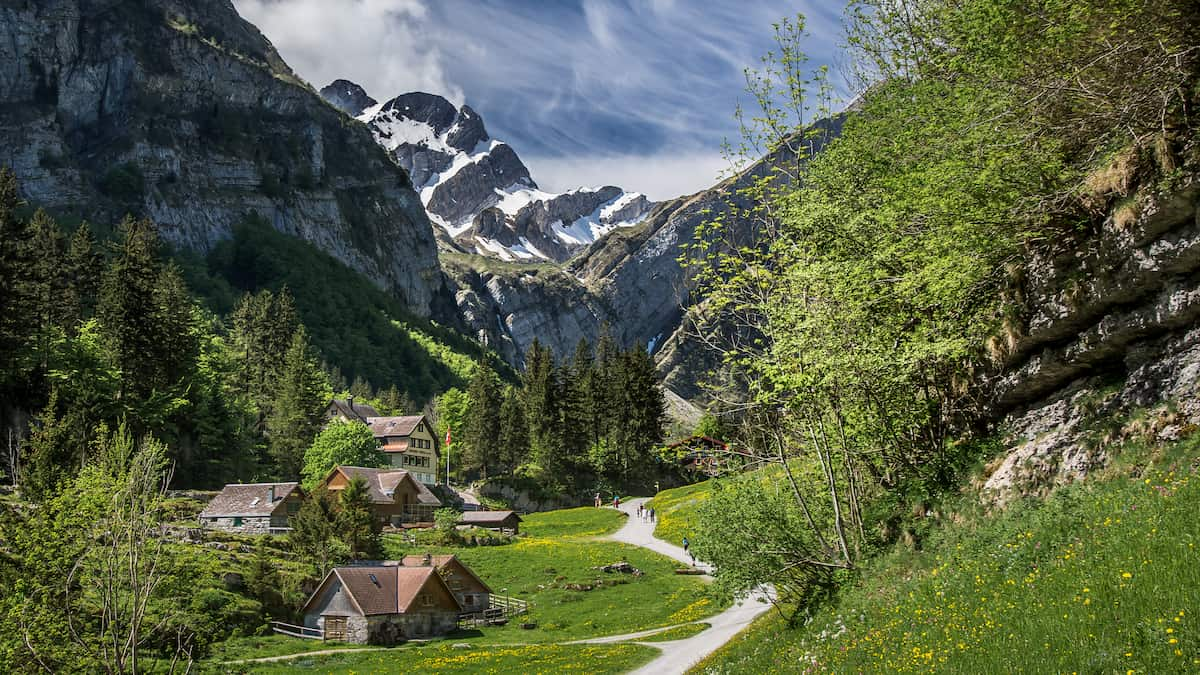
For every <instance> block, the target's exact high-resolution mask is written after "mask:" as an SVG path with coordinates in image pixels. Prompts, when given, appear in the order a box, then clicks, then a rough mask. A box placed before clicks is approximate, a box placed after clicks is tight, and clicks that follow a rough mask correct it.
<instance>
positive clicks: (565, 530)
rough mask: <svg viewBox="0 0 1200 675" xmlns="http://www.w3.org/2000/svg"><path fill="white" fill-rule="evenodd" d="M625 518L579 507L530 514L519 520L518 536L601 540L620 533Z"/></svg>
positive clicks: (622, 515) (601, 509)
mask: <svg viewBox="0 0 1200 675" xmlns="http://www.w3.org/2000/svg"><path fill="white" fill-rule="evenodd" d="M626 520H628V516H626V515H625V514H623V513H621V512H620V511H617V510H616V509H609V508H600V509H597V508H594V507H591V506H582V507H580V508H577V509H560V510H558V511H545V512H542V513H531V514H529V515H527V516H523V517H522V523H521V532H522V533H524V534H526V535H528V536H530V537H541V538H552V537H601V536H604V535H606V534H612V533H613V532H616V531H617V530H619V529H621V526H622V525H624V524H625V521H626Z"/></svg>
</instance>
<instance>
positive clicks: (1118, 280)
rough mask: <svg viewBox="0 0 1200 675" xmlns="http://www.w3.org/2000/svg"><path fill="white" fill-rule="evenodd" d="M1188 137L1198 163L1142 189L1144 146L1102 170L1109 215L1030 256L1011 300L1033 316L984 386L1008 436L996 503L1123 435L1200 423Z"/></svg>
mask: <svg viewBox="0 0 1200 675" xmlns="http://www.w3.org/2000/svg"><path fill="white" fill-rule="evenodd" d="M1190 143H1191V144H1192V148H1193V149H1192V150H1190V152H1191V153H1193V157H1192V158H1191V161H1189V162H1187V163H1186V164H1185V166H1190V167H1191V168H1190V169H1183V170H1176V171H1172V172H1171V178H1170V179H1169V180H1167V181H1158V182H1156V183H1153V184H1143V185H1141V186H1140V189H1139V178H1138V174H1139V173H1141V174H1143V175H1147V174H1149V175H1159V174H1158V173H1157V172H1153V171H1148V170H1146V166H1145V165H1146V164H1147V163H1149V162H1151V161H1153V160H1152V159H1151V158H1150V157H1151V155H1152V153H1150V152H1149V151H1144V150H1143V151H1140V152H1139V151H1131V152H1127V153H1124V154H1123V155H1122V156H1121V157H1119V158H1118V159H1117V160H1116V161H1115V162H1114V165H1113V166H1111V167H1108V168H1106V169H1104V170H1102V171H1099V172H1097V174H1096V175H1095V176H1093V180H1092V182H1093V183H1097V182H1106V183H1107V185H1101V186H1100V188H1099V190H1098V193H1097V195H1096V196H1097V197H1098V198H1105V199H1109V200H1111V201H1112V202H1113V205H1112V208H1111V209H1110V215H1109V216H1108V218H1107V219H1106V220H1104V221H1103V224H1102V225H1101V226H1100V227H1099V228H1098V230H1097V231H1095V232H1087V233H1079V234H1077V235H1076V236H1074V237H1068V238H1064V239H1063V241H1061V242H1059V244H1058V245H1057V246H1054V247H1053V248H1052V249H1051V250H1048V251H1044V252H1041V253H1038V254H1036V255H1034V256H1033V257H1032V258H1031V259H1030V260H1029V261H1028V263H1027V265H1026V266H1025V271H1024V275H1023V278H1022V279H1020V284H1019V290H1020V293H1019V294H1018V295H1017V296H1016V297H1014V305H1013V308H1012V309H1013V310H1014V311H1019V312H1020V316H1021V318H1022V321H1021V322H1020V323H1019V325H1018V326H1016V327H1015V328H1014V330H1013V331H1012V332H1011V333H1010V334H1009V335H1007V336H1005V337H1006V340H1004V341H1003V344H1001V345H999V349H1001V351H1002V355H1003V364H1004V367H1003V369H1002V372H1001V373H1000V374H999V375H998V376H997V377H996V378H994V379H993V380H992V381H990V382H988V383H987V386H986V390H987V391H988V392H989V393H990V395H991V402H990V403H991V405H990V410H991V414H992V417H993V419H995V420H998V421H999V422H1000V424H1001V426H1000V428H1001V429H1002V430H1003V432H1004V434H1005V439H1006V442H1007V445H1008V446H1009V448H1010V451H1009V452H1008V453H1006V454H1005V455H1004V456H1002V457H1001V458H1000V459H999V460H997V462H996V463H995V464H994V465H993V466H991V467H989V469H990V471H989V477H988V479H987V481H986V486H985V487H986V489H987V490H988V492H989V493H990V494H991V495H992V496H993V498H994V499H995V500H996V501H998V502H1004V501H1007V500H1009V499H1011V498H1013V497H1014V496H1015V495H1019V494H1022V493H1026V492H1028V491H1030V490H1034V491H1036V490H1042V489H1046V488H1048V487H1051V486H1053V485H1055V484H1060V483H1064V482H1070V481H1072V480H1076V479H1079V478H1081V477H1083V476H1085V475H1086V474H1087V473H1088V472H1089V471H1091V470H1092V469H1094V468H1096V467H1098V466H1103V465H1104V464H1105V463H1106V462H1107V461H1108V450H1107V449H1108V447H1109V446H1110V445H1113V444H1114V443H1115V442H1117V441H1120V440H1123V439H1124V438H1126V437H1130V436H1138V435H1140V436H1146V435H1150V436H1157V437H1158V438H1160V439H1162V440H1172V439H1174V438H1177V437H1179V436H1180V435H1182V433H1183V432H1184V431H1185V429H1186V428H1189V427H1191V428H1194V427H1195V425H1197V424H1200V175H1198V174H1197V172H1196V170H1195V167H1196V166H1200V163H1198V162H1197V161H1196V160H1197V159H1200V157H1198V156H1195V152H1196V151H1195V144H1196V141H1195V140H1192V141H1190ZM1139 164H1140V165H1141V169H1140V170H1139ZM1114 176H1115V177H1117V180H1113V177H1114ZM1101 178H1103V179H1104V180H1103V181H1101V180H1100V179H1101ZM1155 180H1157V179H1155ZM1131 415H1132V417H1130V416H1131Z"/></svg>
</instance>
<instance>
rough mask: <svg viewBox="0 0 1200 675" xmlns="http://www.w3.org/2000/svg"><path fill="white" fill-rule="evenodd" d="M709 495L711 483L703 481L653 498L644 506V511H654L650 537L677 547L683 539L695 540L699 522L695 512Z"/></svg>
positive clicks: (661, 493) (664, 491) (664, 492)
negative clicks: (652, 534)
mask: <svg viewBox="0 0 1200 675" xmlns="http://www.w3.org/2000/svg"><path fill="white" fill-rule="evenodd" d="M711 491H712V481H711V480H706V481H704V482H703V483H695V484H692V485H685V486H683V487H678V488H673V489H671V490H663V491H662V492H660V493H658V494H657V495H655V496H654V499H652V500H650V501H649V502H647V503H646V507H647V508H653V509H654V518H655V519H656V520H657V521H658V524H657V525H655V526H654V536H656V537H658V538H659V539H662V540H663V541H669V542H671V543H672V544H676V545H678V546H682V545H683V543H682V542H683V538H684V537H686V536H695V535H694V534H692V533H693V532H695V531H696V524H697V523H699V522H700V520H699V517H698V515H697V510H698V509H699V508H700V504H701V503H703V502H704V500H705V499H707V498H708V495H709V494H710V492H711Z"/></svg>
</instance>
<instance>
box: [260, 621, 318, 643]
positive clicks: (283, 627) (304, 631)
mask: <svg viewBox="0 0 1200 675" xmlns="http://www.w3.org/2000/svg"><path fill="white" fill-rule="evenodd" d="M271 630H273V631H275V632H276V633H282V634H284V635H291V636H292V637H298V638H308V639H310V640H324V639H325V631H323V630H321V629H320V628H308V627H307V626H297V625H295V624H290V623H284V622H282V621H272V622H271Z"/></svg>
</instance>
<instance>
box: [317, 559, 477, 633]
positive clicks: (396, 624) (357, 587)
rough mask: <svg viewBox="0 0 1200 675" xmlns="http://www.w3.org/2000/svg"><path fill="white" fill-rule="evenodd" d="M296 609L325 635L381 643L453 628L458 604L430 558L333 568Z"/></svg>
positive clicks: (456, 623)
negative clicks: (411, 563)
mask: <svg viewBox="0 0 1200 675" xmlns="http://www.w3.org/2000/svg"><path fill="white" fill-rule="evenodd" d="M426 560H427V559H426ZM301 612H302V614H303V615H304V626H305V627H306V628H312V629H319V630H323V631H324V638H325V639H326V640H344V641H346V642H355V643H360V644H361V643H371V644H384V645H387V644H395V643H397V642H400V641H402V640H405V639H408V638H417V637H430V636H433V635H441V634H444V633H448V632H450V631H452V630H454V629H455V627H456V626H457V625H458V616H459V613H460V612H462V606H461V605H460V604H459V602H458V600H457V599H456V598H455V595H454V593H453V592H452V591H451V590H450V587H449V586H448V585H447V584H446V581H445V580H444V579H443V578H442V575H441V574H439V572H438V569H437V568H436V567H435V566H434V565H433V564H432V562H431V561H430V562H428V563H427V564H422V565H419V566H411V567H410V566H408V565H404V564H401V563H399V562H393V563H384V564H376V565H355V566H350V567H335V568H334V569H332V570H330V572H329V574H327V575H326V576H325V579H324V580H323V581H322V582H321V585H320V586H319V587H317V590H316V591H315V592H314V593H313V594H312V597H310V598H309V599H308V602H306V603H305V604H304V607H303V609H302V610H301Z"/></svg>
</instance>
